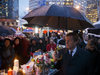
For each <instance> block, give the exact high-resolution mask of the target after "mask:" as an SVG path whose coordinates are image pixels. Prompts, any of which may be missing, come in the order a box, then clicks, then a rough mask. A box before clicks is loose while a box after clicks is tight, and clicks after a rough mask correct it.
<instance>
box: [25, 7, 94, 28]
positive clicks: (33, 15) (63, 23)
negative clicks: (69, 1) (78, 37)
mask: <svg viewBox="0 0 100 75" xmlns="http://www.w3.org/2000/svg"><path fill="white" fill-rule="evenodd" d="M23 19H25V20H26V21H27V22H28V23H29V24H35V25H39V26H48V27H54V28H60V29H85V28H87V27H93V25H92V23H91V22H90V21H89V20H88V19H87V18H86V17H85V16H84V15H83V14H81V13H80V12H79V11H78V10H76V9H75V8H74V7H71V6H61V5H45V6H42V7H39V8H36V9H34V10H33V11H31V12H29V13H28V14H27V15H26V16H24V17H23Z"/></svg>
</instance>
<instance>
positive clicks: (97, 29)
mask: <svg viewBox="0 0 100 75" xmlns="http://www.w3.org/2000/svg"><path fill="white" fill-rule="evenodd" d="M94 27H95V28H89V29H88V33H93V34H97V35H100V23H98V24H95V25H94Z"/></svg>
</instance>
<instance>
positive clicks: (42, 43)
mask: <svg viewBox="0 0 100 75" xmlns="http://www.w3.org/2000/svg"><path fill="white" fill-rule="evenodd" d="M39 45H40V49H41V50H42V51H43V52H45V51H46V45H45V43H44V42H43V38H40V39H39Z"/></svg>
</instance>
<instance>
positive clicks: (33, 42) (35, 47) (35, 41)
mask: <svg viewBox="0 0 100 75" xmlns="http://www.w3.org/2000/svg"><path fill="white" fill-rule="evenodd" d="M39 49H40V45H39V39H38V38H33V39H32V40H31V44H30V46H29V49H28V50H27V52H28V54H29V55H32V53H34V52H35V51H37V50H39Z"/></svg>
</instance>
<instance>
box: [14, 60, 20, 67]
mask: <svg viewBox="0 0 100 75" xmlns="http://www.w3.org/2000/svg"><path fill="white" fill-rule="evenodd" d="M14 66H15V67H19V60H17V59H15V60H14Z"/></svg>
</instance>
